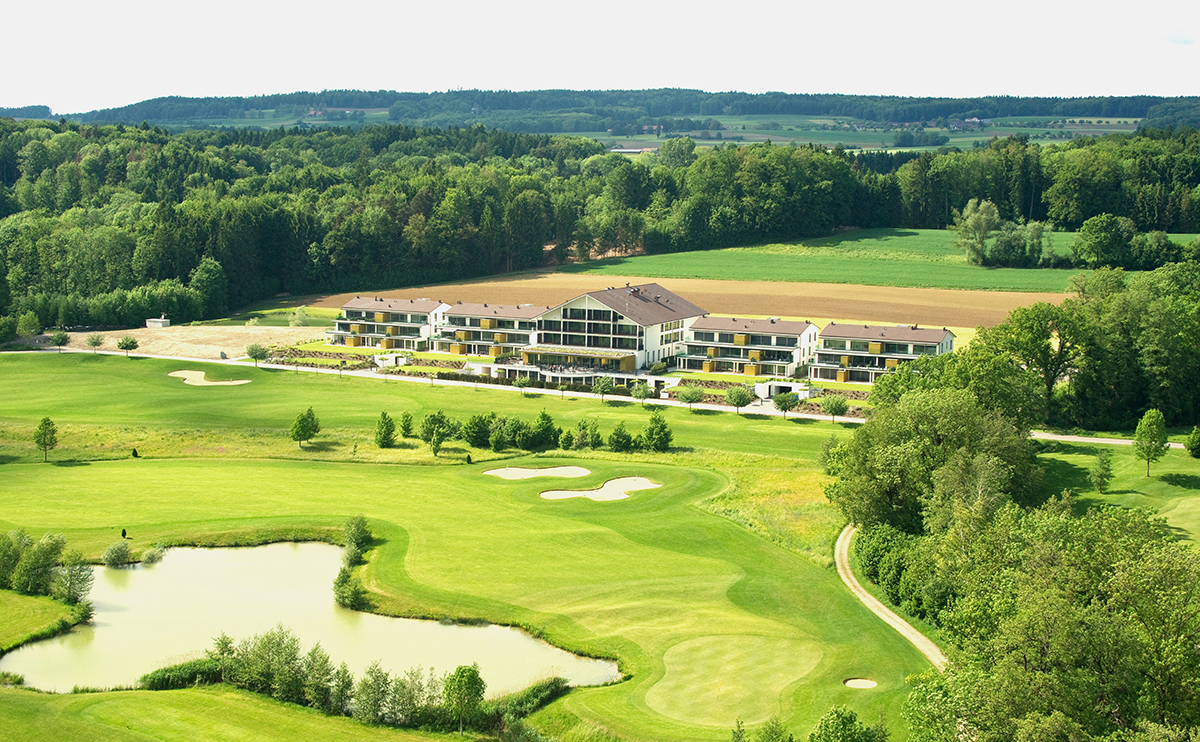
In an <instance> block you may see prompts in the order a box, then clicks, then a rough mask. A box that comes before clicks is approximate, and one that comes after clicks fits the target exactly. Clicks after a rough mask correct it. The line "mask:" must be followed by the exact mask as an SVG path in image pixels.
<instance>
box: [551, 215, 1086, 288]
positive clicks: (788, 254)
mask: <svg viewBox="0 0 1200 742" xmlns="http://www.w3.org/2000/svg"><path fill="white" fill-rule="evenodd" d="M956 238H957V234H956V233H955V232H952V231H949V230H936V229H862V230H856V231H853V232H848V233H845V234H842V235H837V236H834V237H824V238H820V239H813V240H804V241H802V242H793V243H784V244H772V245H760V246H755V247H734V248H727V249H724V250H703V251H697V252H687V253H672V254H668V255H641V256H637V257H630V258H610V259H606V260H598V261H595V262H591V263H581V264H576V265H570V266H567V267H565V268H563V269H562V270H563V271H564V272H576V273H591V274H601V275H609V274H612V275H638V276H651V277H655V278H660V277H661V278H717V279H732V280H740V281H789V282H811V283H853V284H867V285H873V286H908V287H920V288H939V289H967V290H974V291H1032V292H1062V291H1066V290H1067V280H1068V279H1069V278H1070V277H1071V276H1072V275H1074V274H1075V273H1078V272H1079V271H1077V270H1053V269H1037V270H1024V269H1019V268H984V267H980V266H974V265H968V264H967V261H966V257H965V255H964V254H963V252H962V250H960V249H958V248H955V247H954V246H953V244H952V243H953V242H954V240H955V239H956ZM1054 239H1055V243H1056V244H1055V248H1057V250H1058V251H1059V252H1063V251H1066V250H1067V249H1068V248H1067V242H1068V240H1071V239H1073V235H1056V236H1055V238H1054Z"/></svg>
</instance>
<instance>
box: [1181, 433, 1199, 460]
mask: <svg viewBox="0 0 1200 742" xmlns="http://www.w3.org/2000/svg"><path fill="white" fill-rule="evenodd" d="M1183 447H1184V448H1186V449H1187V452H1188V453H1189V454H1191V455H1192V458H1193V459H1200V427H1196V426H1194V425H1193V426H1192V432H1191V433H1189V434H1188V437H1187V440H1185V441H1184V442H1183Z"/></svg>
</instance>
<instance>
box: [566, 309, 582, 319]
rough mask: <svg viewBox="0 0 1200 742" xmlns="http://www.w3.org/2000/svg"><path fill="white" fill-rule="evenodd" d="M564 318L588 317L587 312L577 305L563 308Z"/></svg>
mask: <svg viewBox="0 0 1200 742" xmlns="http://www.w3.org/2000/svg"><path fill="white" fill-rule="evenodd" d="M563 319H583V320H586V319H587V312H585V311H584V310H582V309H577V308H575V307H568V308H566V309H564V310H563Z"/></svg>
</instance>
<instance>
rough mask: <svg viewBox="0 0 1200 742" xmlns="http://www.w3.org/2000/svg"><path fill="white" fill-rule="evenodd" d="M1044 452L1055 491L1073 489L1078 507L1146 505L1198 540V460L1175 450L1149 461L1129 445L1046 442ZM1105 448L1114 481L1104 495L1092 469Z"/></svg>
mask: <svg viewBox="0 0 1200 742" xmlns="http://www.w3.org/2000/svg"><path fill="white" fill-rule="evenodd" d="M1044 446H1045V447H1046V448H1047V449H1048V453H1045V454H1043V455H1042V457H1041V458H1042V462H1043V466H1045V467H1046V480H1047V485H1048V486H1049V490H1050V491H1051V492H1060V491H1062V490H1068V489H1069V490H1071V492H1073V493H1074V494H1075V495H1076V496H1077V498H1078V503H1079V506H1080V507H1090V506H1093V505H1097V504H1110V505H1120V506H1121V507H1130V508H1148V509H1149V510H1151V511H1153V512H1155V513H1158V514H1159V515H1161V516H1162V517H1163V518H1165V519H1166V521H1167V524H1168V525H1169V526H1170V527H1171V529H1172V530H1174V531H1175V532H1176V533H1178V534H1179V535H1180V536H1181V537H1183V538H1188V539H1191V540H1192V541H1198V542H1200V459H1194V458H1192V457H1191V456H1189V455H1188V454H1187V452H1186V451H1183V450H1179V449H1171V450H1170V451H1168V452H1167V455H1166V457H1165V458H1163V459H1160V460H1159V461H1158V462H1157V463H1154V464H1151V465H1150V476H1149V477H1147V476H1146V462H1145V461H1143V460H1142V459H1138V458H1136V457H1135V456H1134V454H1133V450H1132V447H1131V446H1105V445H1100V444H1089V443H1059V442H1057V441H1055V442H1046V443H1045V444H1044ZM1101 450H1108V451H1109V452H1111V453H1112V467H1113V475H1114V477H1113V481H1112V483H1111V484H1110V485H1109V487H1108V491H1107V492H1106V493H1105V494H1100V493H1098V492H1096V490H1095V488H1094V487H1092V484H1091V482H1090V480H1089V478H1088V472H1089V470H1090V469H1091V466H1092V463H1093V462H1094V461H1095V456H1096V454H1097V453H1098V452H1099V451H1101Z"/></svg>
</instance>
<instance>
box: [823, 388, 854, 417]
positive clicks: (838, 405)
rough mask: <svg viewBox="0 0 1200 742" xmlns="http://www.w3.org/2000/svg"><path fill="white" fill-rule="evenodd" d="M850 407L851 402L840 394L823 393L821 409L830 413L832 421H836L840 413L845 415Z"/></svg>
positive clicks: (827, 413)
mask: <svg viewBox="0 0 1200 742" xmlns="http://www.w3.org/2000/svg"><path fill="white" fill-rule="evenodd" d="M848 409H850V403H849V402H847V401H846V398H845V397H843V396H842V395H840V394H823V395H821V411H822V412H824V413H825V414H826V415H829V418H830V420H831V421H836V420H837V417H838V415H845V414H846V410H848Z"/></svg>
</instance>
